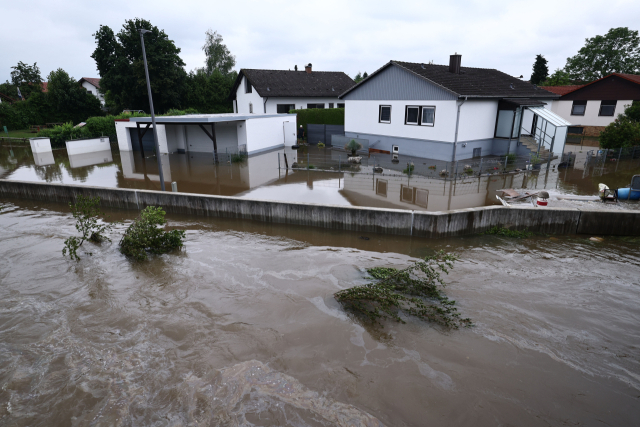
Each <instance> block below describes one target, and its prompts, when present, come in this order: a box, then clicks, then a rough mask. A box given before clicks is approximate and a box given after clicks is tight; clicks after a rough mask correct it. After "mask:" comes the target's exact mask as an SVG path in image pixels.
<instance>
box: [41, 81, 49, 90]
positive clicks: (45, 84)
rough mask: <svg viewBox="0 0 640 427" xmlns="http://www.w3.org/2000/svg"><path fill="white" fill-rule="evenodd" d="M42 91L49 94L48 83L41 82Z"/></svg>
mask: <svg viewBox="0 0 640 427" xmlns="http://www.w3.org/2000/svg"><path fill="white" fill-rule="evenodd" d="M42 91H43V92H44V93H47V92H49V82H42Z"/></svg>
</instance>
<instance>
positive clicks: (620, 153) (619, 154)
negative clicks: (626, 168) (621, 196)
mask: <svg viewBox="0 0 640 427" xmlns="http://www.w3.org/2000/svg"><path fill="white" fill-rule="evenodd" d="M621 156H622V147H620V151H618V160H616V172H618V163H620V157H621ZM629 194H631V192H629Z"/></svg>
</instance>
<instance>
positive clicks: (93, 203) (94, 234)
mask: <svg viewBox="0 0 640 427" xmlns="http://www.w3.org/2000/svg"><path fill="white" fill-rule="evenodd" d="M99 206H100V197H93V198H92V197H84V196H82V195H79V196H78V198H77V201H76V203H69V207H70V208H71V214H72V215H73V217H74V218H75V219H76V230H78V232H79V233H80V235H81V236H80V237H76V236H71V237H69V238H68V239H67V240H65V241H64V248H63V249H62V255H63V256H66V255H67V253H68V254H69V257H71V259H75V260H76V261H79V260H80V257H79V256H78V249H79V248H80V246H82V244H83V243H84V242H85V240H89V241H90V242H94V243H99V242H102V241H104V240H108V241H111V239H109V238H108V237H107V236H105V235H104V234H105V233H106V232H108V231H109V230H111V228H112V227H113V225H111V224H99V223H98V216H100V215H102V211H100V208H99Z"/></svg>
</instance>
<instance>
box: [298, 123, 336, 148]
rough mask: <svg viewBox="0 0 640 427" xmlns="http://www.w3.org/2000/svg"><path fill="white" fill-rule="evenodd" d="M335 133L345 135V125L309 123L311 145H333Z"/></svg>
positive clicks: (308, 132)
mask: <svg viewBox="0 0 640 427" xmlns="http://www.w3.org/2000/svg"><path fill="white" fill-rule="evenodd" d="M334 135H337V136H344V125H314V124H308V125H307V142H308V143H309V144H311V145H316V144H318V143H319V142H321V143H323V144H325V145H332V138H333V136H334Z"/></svg>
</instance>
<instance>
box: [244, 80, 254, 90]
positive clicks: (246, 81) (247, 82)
mask: <svg viewBox="0 0 640 427" xmlns="http://www.w3.org/2000/svg"><path fill="white" fill-rule="evenodd" d="M251 92H253V89H251V83H249V80H248V79H247V78H246V77H245V78H244V93H251Z"/></svg>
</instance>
